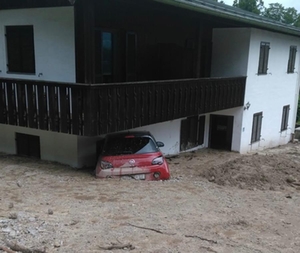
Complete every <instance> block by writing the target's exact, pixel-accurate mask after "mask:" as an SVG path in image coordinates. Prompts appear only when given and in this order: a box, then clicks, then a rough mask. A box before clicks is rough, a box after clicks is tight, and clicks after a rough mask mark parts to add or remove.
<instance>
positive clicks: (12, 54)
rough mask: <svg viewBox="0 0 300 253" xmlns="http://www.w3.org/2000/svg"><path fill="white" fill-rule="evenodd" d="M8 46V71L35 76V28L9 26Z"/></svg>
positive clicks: (7, 34) (7, 32)
mask: <svg viewBox="0 0 300 253" xmlns="http://www.w3.org/2000/svg"><path fill="white" fill-rule="evenodd" d="M6 45H7V61H8V63H7V67H8V71H9V72H16V73H30V74H34V73H35V55H34V36H33V26H7V27H6Z"/></svg>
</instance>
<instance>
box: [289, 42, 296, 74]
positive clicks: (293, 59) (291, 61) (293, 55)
mask: <svg viewBox="0 0 300 253" xmlns="http://www.w3.org/2000/svg"><path fill="white" fill-rule="evenodd" d="M296 53H297V47H296V46H290V56H289V61H288V66H287V72H288V73H294V70H295V62H296Z"/></svg>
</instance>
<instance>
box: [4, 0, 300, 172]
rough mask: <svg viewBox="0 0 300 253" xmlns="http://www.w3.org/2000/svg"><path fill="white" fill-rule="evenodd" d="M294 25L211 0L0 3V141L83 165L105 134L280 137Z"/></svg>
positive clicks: (295, 63)
mask: <svg viewBox="0 0 300 253" xmlns="http://www.w3.org/2000/svg"><path fill="white" fill-rule="evenodd" d="M298 48H300V30H299V29H297V28H295V27H291V26H287V25H283V24H281V23H277V22H274V21H272V20H269V19H266V18H263V17H260V16H257V15H255V14H252V13H248V12H245V11H242V10H240V9H236V8H233V7H230V6H226V5H224V4H220V3H216V2H214V1H210V0H206V1H204V0H202V1H200V0H192V1H188V0H145V1H143V2H141V1H139V0H115V1H110V0H85V1H84V0H76V1H68V0H45V1H39V0H31V1H25V0H10V1H4V2H1V3H0V151H1V152H6V153H9V154H20V155H28V156H34V157H39V158H41V159H44V160H52V161H58V162H61V163H65V164H69V165H71V166H74V167H82V166H89V165H93V164H94V163H95V160H96V152H97V142H98V141H99V140H100V139H101V137H103V136H104V135H105V134H107V133H110V132H117V131H127V130H130V129H141V130H142V129H143V130H144V129H146V130H149V131H151V132H152V133H153V135H154V136H155V137H156V139H157V140H160V141H163V142H164V143H165V147H163V148H162V151H163V152H164V153H165V154H176V153H179V152H181V151H184V150H189V149H191V148H205V147H210V148H217V149H225V150H232V151H237V152H240V153H247V152H251V151H254V150H259V149H264V148H270V147H275V146H278V145H282V144H286V143H288V142H289V141H291V138H292V137H293V133H294V126H295V119H296V110H297V102H298V93H299V83H300V80H299V70H300V69H299V64H300V61H299V56H298V53H297V49H298Z"/></svg>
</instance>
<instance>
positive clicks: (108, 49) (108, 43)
mask: <svg viewBox="0 0 300 253" xmlns="http://www.w3.org/2000/svg"><path fill="white" fill-rule="evenodd" d="M114 43H115V35H114V33H113V32H110V31H102V30H100V29H96V30H95V82H96V83H98V82H100V83H111V82H113V81H114Z"/></svg>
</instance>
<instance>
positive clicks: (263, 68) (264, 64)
mask: <svg viewBox="0 0 300 253" xmlns="http://www.w3.org/2000/svg"><path fill="white" fill-rule="evenodd" d="M269 50H270V43H269V42H261V43H260V53H259V64H258V75H266V74H267V71H268V61H269Z"/></svg>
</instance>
